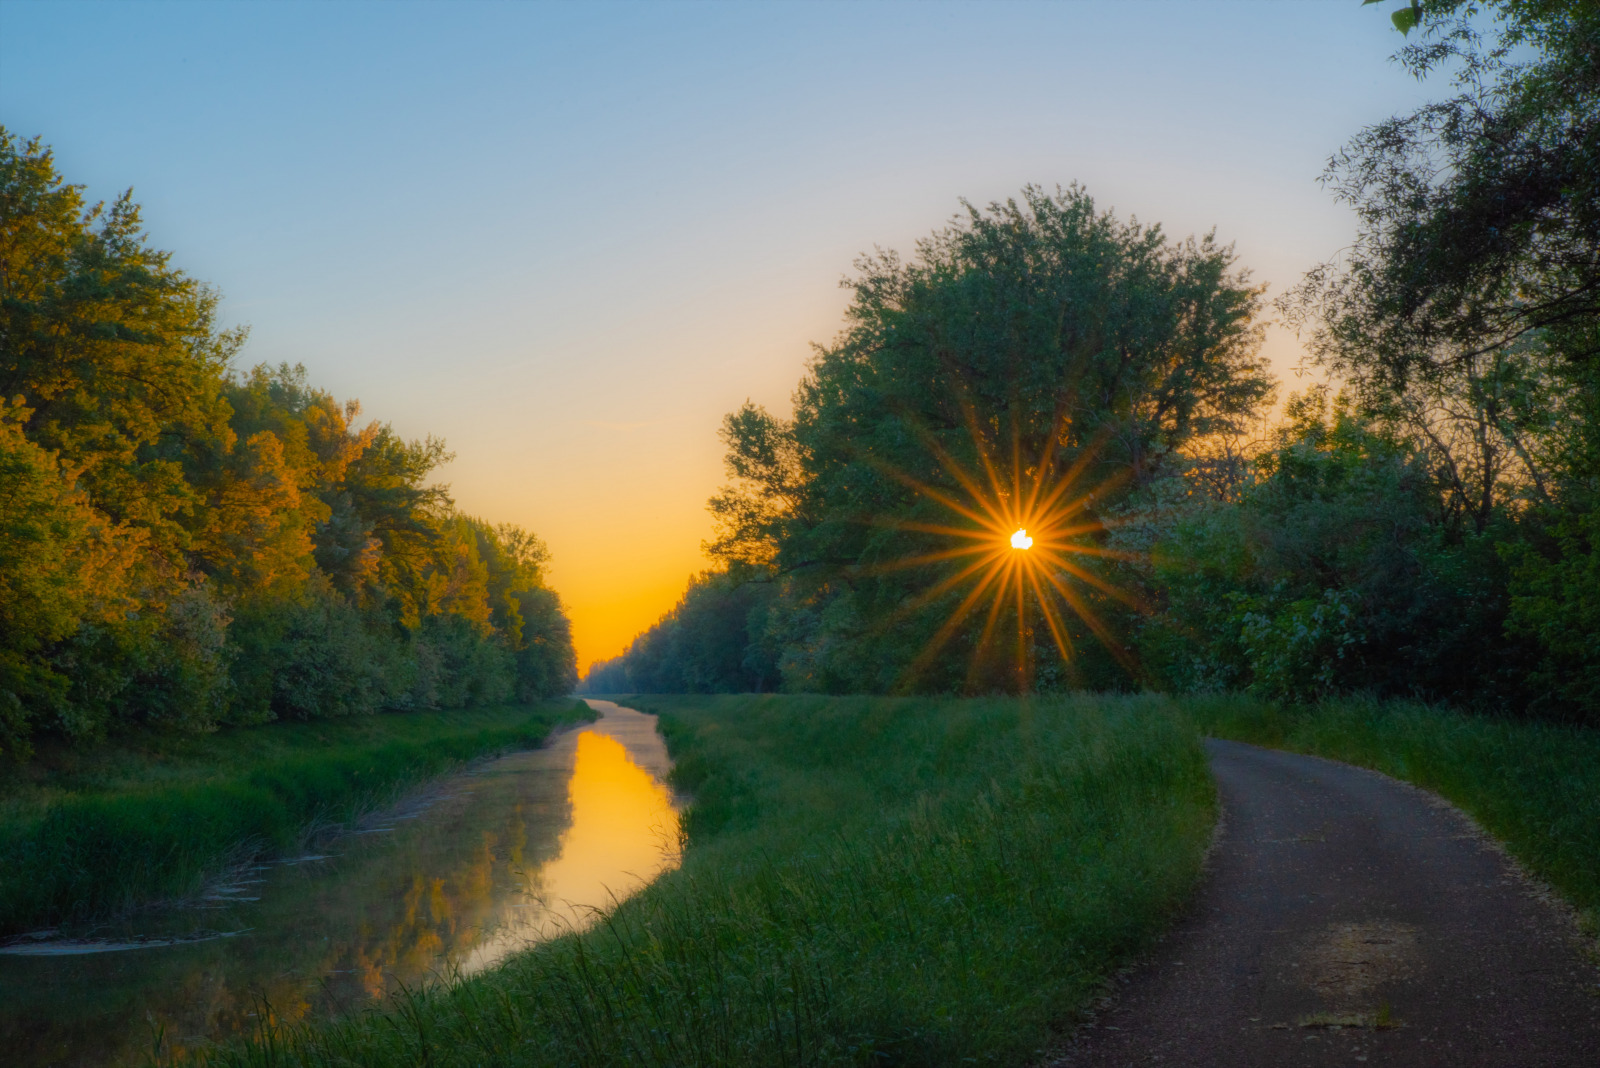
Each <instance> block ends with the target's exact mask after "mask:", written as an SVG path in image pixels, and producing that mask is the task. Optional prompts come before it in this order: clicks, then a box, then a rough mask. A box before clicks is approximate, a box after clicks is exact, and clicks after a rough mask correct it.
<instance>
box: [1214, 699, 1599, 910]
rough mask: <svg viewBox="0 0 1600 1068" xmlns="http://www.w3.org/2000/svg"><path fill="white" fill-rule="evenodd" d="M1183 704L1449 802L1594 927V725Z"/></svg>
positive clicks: (1224, 732)
mask: <svg viewBox="0 0 1600 1068" xmlns="http://www.w3.org/2000/svg"><path fill="white" fill-rule="evenodd" d="M1183 707H1184V708H1186V709H1187V710H1188V711H1189V712H1190V714H1191V715H1193V716H1194V718H1195V721H1196V722H1197V723H1198V724H1199V726H1200V727H1201V729H1202V730H1204V731H1205V732H1207V733H1208V734H1214V735H1216V736H1218V737H1221V738H1233V739H1236V740H1238V741H1244V742H1254V743H1256V744H1258V745H1267V746H1272V747H1274V748H1279V749H1290V750H1294V751H1296V752H1301V753H1311V754H1314V755H1317V756H1324V757H1331V758H1333V759H1335V760H1342V761H1345V762H1346V763H1350V764H1359V765H1361V766H1362V767H1367V768H1372V769H1374V770H1377V771H1381V772H1384V773H1385V774H1388V775H1393V776H1394V777H1395V778H1397V779H1404V780H1406V781H1407V782H1412V783H1415V784H1417V785H1418V786H1422V787H1425V788H1427V789H1429V790H1432V791H1434V792H1436V793H1438V794H1440V795H1442V796H1444V797H1446V798H1448V799H1449V800H1450V801H1452V802H1454V803H1455V804H1456V805H1457V806H1459V807H1460V808H1461V809H1463V810H1464V811H1466V812H1467V813H1468V814H1470V815H1471V816H1472V817H1473V818H1474V819H1475V820H1477V821H1478V823H1479V824H1480V825H1481V826H1482V827H1483V828H1484V829H1485V830H1487V831H1488V832H1489V833H1490V834H1492V835H1494V836H1495V837H1496V838H1498V839H1500V840H1501V841H1502V842H1504V843H1505V845H1506V848H1507V849H1509V850H1510V852H1511V853H1512V855H1513V856H1515V857H1516V858H1517V859H1518V860H1519V861H1521V863H1522V864H1523V865H1524V866H1525V867H1526V868H1527V869H1528V870H1529V871H1531V872H1532V873H1533V874H1534V875H1536V876H1538V877H1539V878H1540V879H1543V880H1544V881H1545V882H1547V883H1549V884H1550V885H1551V886H1552V887H1553V888H1554V889H1556V890H1557V891H1559V892H1560V893H1561V894H1562V895H1563V896H1564V897H1565V898H1566V899H1567V900H1568V901H1570V902H1571V903H1572V904H1573V905H1575V906H1576V907H1577V908H1578V909H1579V911H1580V913H1581V914H1582V916H1583V920H1584V923H1585V926H1586V928H1587V929H1588V930H1589V932H1590V934H1591V935H1594V934H1597V933H1600V924H1597V923H1596V920H1597V918H1600V731H1595V730H1586V729H1584V728H1581V727H1567V726H1561V725H1558V724H1551V723H1540V722H1537V721H1530V720H1513V719H1502V718H1494V717H1488V716H1480V715H1471V714H1467V713H1461V712H1454V711H1450V710H1448V709H1441V708H1433V707H1428V706H1424V705H1415V704H1405V703H1399V702H1379V701H1364V700H1341V701H1327V702H1324V703H1322V704H1319V705H1315V706H1310V707H1301V708H1282V707H1279V706H1276V705H1273V704H1269V703H1266V702H1262V701H1256V700H1253V699H1251V698H1247V697H1239V696H1219V697H1214V698H1190V699H1187V700H1185V701H1184V702H1183Z"/></svg>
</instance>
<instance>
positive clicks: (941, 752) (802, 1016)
mask: <svg viewBox="0 0 1600 1068" xmlns="http://www.w3.org/2000/svg"><path fill="white" fill-rule="evenodd" d="M631 703H632V704H633V705H634V706H635V707H641V708H645V709H647V710H653V711H659V712H661V713H663V715H664V720H663V722H664V726H665V730H666V733H667V736H668V738H669V742H670V745H671V747H672V750H673V754H674V758H675V761H676V771H675V776H676V778H677V780H678V784H679V785H680V786H681V787H682V788H683V789H685V790H687V791H688V792H689V793H690V794H691V795H692V797H693V806H692V808H691V810H690V814H689V817H688V820H687V828H688V833H689V839H690V848H689V850H688V852H687V854H686V857H685V861H684V865H683V867H682V868H681V869H680V870H678V871H676V872H673V873H670V874H668V875H666V876H664V877H663V878H661V879H660V880H658V881H657V882H656V883H655V884H653V885H652V886H651V887H649V888H647V889H646V890H645V891H643V892H642V893H640V894H639V895H637V896H635V897H634V898H632V899H631V900H629V901H627V902H625V903H624V904H622V905H621V906H619V907H618V908H616V909H615V910H614V911H613V912H612V913H611V914H610V915H609V916H607V917H606V918H605V919H604V921H603V922H602V923H601V924H599V925H598V926H597V927H596V928H594V929H592V930H590V931H588V932H586V933H584V934H581V935H576V936H568V937H566V938H564V939H560V940H557V941H555V942H552V943H548V944H546V945H543V946H541V947H538V948H536V949H534V950H531V951H530V952H528V953H525V954H522V955H520V956H518V957H515V958H513V959H512V960H511V961H510V962H509V963H508V964H507V965H505V966H504V967H502V968H501V969H499V970H497V971H495V972H493V973H490V974H487V975H484V976H480V977H477V978H474V979H472V980H468V981H465V982H461V983H457V984H453V985H450V986H442V987H437V988H433V989H430V990H427V991H423V992H421V993H419V994H417V995H416V996H414V997H412V998H409V999H406V1000H405V1001H403V1002H402V1003H401V1004H399V1005H395V1006H392V1007H391V1008H389V1009H388V1010H386V1011H382V1012H377V1013H367V1014H361V1015H356V1016H352V1017H349V1018H346V1019H343V1020H338V1021H333V1022H330V1023H323V1024H320V1025H317V1026H314V1027H312V1028H310V1029H307V1030H290V1031H287V1032H281V1033H276V1034H273V1035H272V1036H271V1037H270V1040H269V1041H265V1042H261V1043H258V1044H256V1045H255V1046H253V1047H249V1048H245V1047H239V1048H234V1049H230V1050H225V1051H221V1052H219V1053H217V1054H215V1055H214V1056H213V1057H212V1058H211V1063H212V1064H217V1065H230V1066H244V1065H267V1064H273V1065H286V1064H311V1065H334V1064H338V1065H374V1066H376V1065H394V1064H430V1065H441V1066H442V1065H467V1064H496V1065H546V1064H548V1065H557V1064H559V1065H660V1066H673V1068H679V1066H689V1065H760V1066H763V1068H766V1066H777V1065H868V1064H871V1065H879V1064H955V1063H965V1062H967V1061H972V1062H974V1063H1006V1064H1015V1063H1018V1062H1020V1061H1025V1060H1028V1059H1030V1058H1032V1057H1034V1056H1035V1055H1036V1053H1037V1051H1039V1050H1040V1049H1041V1048H1043V1047H1045V1046H1046V1045H1047V1044H1048V1043H1049V1042H1050V1041H1052V1036H1053V1035H1054V1034H1055V1033H1056V1030H1055V1029H1057V1028H1059V1027H1060V1026H1061V1025H1063V1024H1065V1023H1067V1022H1069V1021H1070V1020H1071V1018H1072V1016H1073V1013H1074V1011H1075V1010H1076V1009H1078V1008H1079V1007H1081V1006H1082V1005H1083V1003H1084V1002H1085V1000H1086V999H1087V998H1089V997H1090V996H1092V994H1093V992H1094V991H1095V990H1096V989H1097V987H1098V984H1099V982H1100V981H1101V979H1102V978H1103V977H1104V976H1105V975H1106V974H1107V972H1108V971H1109V970H1110V969H1111V968H1113V967H1114V966H1115V965H1116V963H1117V962H1118V961H1120V960H1123V959H1125V958H1126V956H1127V955H1128V954H1130V953H1131V952H1133V951H1135V950H1136V949H1137V948H1138V947H1140V946H1141V945H1143V944H1144V943H1145V942H1146V941H1147V940H1148V939H1149V938H1150V937H1151V936H1152V935H1153V934H1154V933H1155V932H1156V931H1158V930H1159V929H1160V928H1161V927H1162V926H1163V925H1164V923H1165V922H1166V920H1167V919H1168V917H1169V916H1170V914H1171V911H1172V909H1173V908H1174V907H1175V906H1176V905H1177V904H1178V903H1179V902H1180V901H1181V900H1182V899H1183V898H1184V897H1185V895H1186V894H1187V892H1188V891H1189V889H1190V888H1191V886H1192V885H1193V882H1194V880H1195V878H1196V875H1197V873H1198V870H1199V865H1200V861H1201V857H1202V854H1203V851H1204V848H1205V845H1206V843H1207V841H1208V839H1209V833H1210V827H1211V823H1212V816H1213V794H1212V788H1211V783H1210V780H1209V777H1208V776H1207V774H1206V770H1205V763H1204V759H1203V754H1202V752H1201V749H1200V747H1199V744H1198V739H1197V737H1196V735H1195V734H1194V732H1193V731H1192V729H1191V728H1190V727H1189V725H1188V724H1186V723H1185V722H1184V721H1183V720H1182V718H1181V717H1180V716H1177V715H1175V714H1174V713H1173V711H1172V709H1171V706H1170V704H1169V703H1168V702H1165V701H1163V700H1161V699H1157V698H1132V699H1119V698H1082V699H1071V700H1048V701H1044V700H1041V701H1035V702H1032V703H1028V702H1022V701H1017V700H998V699H997V700H971V701H958V700H926V699H923V700H918V699H894V700H890V699H867V698H862V699H854V698H841V699H829V698H802V697H716V698H700V697H697V698H645V699H639V700H636V701H633V702H631Z"/></svg>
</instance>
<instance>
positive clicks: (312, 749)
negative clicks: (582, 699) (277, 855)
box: [0, 701, 590, 935]
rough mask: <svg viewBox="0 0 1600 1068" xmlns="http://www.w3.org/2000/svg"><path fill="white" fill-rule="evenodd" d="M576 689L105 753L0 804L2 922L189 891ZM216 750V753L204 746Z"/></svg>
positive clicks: (536, 734) (544, 727)
mask: <svg viewBox="0 0 1600 1068" xmlns="http://www.w3.org/2000/svg"><path fill="white" fill-rule="evenodd" d="M580 715H583V716H588V715H590V713H589V712H588V709H587V706H584V705H582V704H579V705H578V706H577V707H576V708H574V706H573V703H572V702H570V701H562V702H550V703H546V704H545V705H542V706H538V707H536V708H502V709H498V710H493V711H480V712H477V713H471V714H454V715H442V714H438V715H423V716H417V715H412V714H407V715H386V716H371V717H363V719H362V722H361V723H360V724H359V725H350V726H343V725H328V724H322V725H318V726H317V727H316V728H315V729H313V728H310V727H307V726H302V725H288V724H285V725H276V724H273V725H268V726H265V727H256V728H250V729H248V730H241V731H235V732H230V735H231V736H230V737H226V738H222V739H218V740H215V741H213V742H212V743H210V744H209V745H207V744H205V743H191V744H189V745H187V746H185V747H184V748H183V749H180V750H178V751H177V752H176V753H174V751H172V750H171V749H168V748H165V747H164V746H162V745H161V744H159V742H154V743H153V749H151V750H144V749H139V748H133V749H130V748H129V747H127V746H124V747H123V749H122V750H120V751H115V750H113V751H110V752H107V753H103V754H100V755H99V756H98V758H94V759H90V760H89V761H88V763H87V764H86V765H84V764H82V763H74V764H73V765H71V766H70V767H68V768H66V769H57V774H55V775H54V776H47V777H46V780H45V781H44V782H28V783H23V784H18V783H13V784H12V787H13V788H12V794H13V796H11V797H10V798H8V802H9V803H8V805H7V806H6V807H5V808H0V817H4V818H3V819H0V935H3V934H10V933H15V932H17V931H23V930H27V929H29V928H32V927H39V926H44V925H48V924H54V923H60V922H63V921H71V920H81V919H84V918H88V917H93V916H97V915H103V914H106V913H110V912H114V911H117V910H119V909H123V908H127V907H129V906H131V905H134V904H137V903H139V902H142V901H149V900H152V899H159V898H163V897H172V896H179V895H184V894H189V893H192V892H194V891H195V890H197V889H198V888H199V887H200V886H201V885H202V883H203V882H204V880H205V879H206V878H207V877H209V876H211V875H213V874H215V873H216V872H217V871H219V870H220V869H221V868H223V867H225V866H226V865H227V864H229V863H231V862H234V861H238V860H242V859H244V858H246V857H248V856H251V855H254V854H257V853H261V852H268V851H273V850H278V849H285V848H288V847H290V846H291V845H293V844H294V843H295V842H296V840H298V839H299V838H300V837H301V836H302V835H303V834H304V833H305V831H306V830H307V829H308V828H310V827H313V826H315V825H318V824H322V823H327V822H342V821H344V820H347V819H349V818H350V817H352V816H353V815H355V814H357V813H358V812H360V811H361V810H363V809H366V808H370V807H372V806H374V805H377V804H381V803H383V802H385V801H387V800H388V799H390V798H392V797H394V796H395V795H396V794H397V793H398V792H399V791H401V790H403V789H405V788H406V787H408V786H411V785H414V784H416V783H417V782H420V781H422V780H424V779H426V778H428V777H430V776H434V775H438V774H439V773H441V772H443V771H445V770H446V769H448V768H450V767H452V766H454V765H457V764H460V763H462V762H463V761H466V760H470V759H472V758H474V757H478V756H482V755H485V754H488V753H492V752H497V751H505V750H509V749H514V748H526V747H531V746H535V745H538V744H540V743H541V742H542V741H543V740H544V739H545V738H546V737H547V736H548V734H549V732H550V730H551V728H552V727H553V726H554V725H555V724H556V723H558V722H560V721H563V720H572V719H575V718H578V717H579V716H580ZM208 758H209V759H208Z"/></svg>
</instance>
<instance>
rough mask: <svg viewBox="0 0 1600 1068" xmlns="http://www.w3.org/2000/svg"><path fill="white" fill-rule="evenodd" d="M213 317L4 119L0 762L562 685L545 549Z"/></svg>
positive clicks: (420, 444) (566, 684)
mask: <svg viewBox="0 0 1600 1068" xmlns="http://www.w3.org/2000/svg"><path fill="white" fill-rule="evenodd" d="M217 311H218V298H217V295H216V293H215V291H213V290H212V289H210V288H208V287H207V286H205V285H203V284H201V283H200V282H198V281H196V280H195V279H193V278H191V277H189V276H188V275H186V274H184V273H183V272H182V271H181V270H179V269H177V268H176V267H175V266H174V265H173V263H172V257H171V255H170V254H169V253H166V252H162V251H158V250H156V249H155V248H153V247H152V246H151V244H150V243H149V240H148V238H147V236H146V235H145V233H144V232H143V229H142V226H141V222H140V215H139V207H138V205H137V204H135V203H134V202H133V200H132V197H131V193H125V194H123V195H122V196H121V197H119V198H118V199H116V200H115V201H114V202H113V203H111V204H110V205H104V204H88V203H86V202H85V200H84V197H83V190H82V187H81V186H76V185H72V184H69V183H67V182H65V181H64V179H63V178H62V176H61V175H60V174H59V173H58V172H57V170H56V167H55V163H54V160H53V158H52V156H51V153H50V151H49V150H48V148H46V147H45V146H44V145H43V144H42V143H41V142H40V141H39V140H38V139H33V140H29V141H23V140H21V139H19V138H17V137H16V136H15V135H13V134H12V133H10V132H9V131H6V130H5V129H4V128H0V751H4V752H6V753H8V754H9V755H10V756H11V757H13V758H19V759H20V758H25V757H26V756H27V755H28V754H29V752H30V751H31V747H32V746H33V744H34V742H35V741H36V740H37V739H39V738H40V737H56V738H60V739H65V740H67V741H69V742H85V741H92V740H95V739H99V738H102V737H104V736H106V735H107V733H108V732H112V731H115V730H117V729H119V728H123V727H128V726H133V725H146V726H156V727H162V728H170V729H175V730H191V731H192V730H210V729H213V728H215V727H216V726H218V725H221V724H247V723H260V722H265V721H268V720H272V719H274V718H285V719H313V718H318V717H325V716H347V715H355V714H361V713H368V712H374V711H378V710H383V709H406V708H462V707H466V706H470V705H477V704H484V703H493V702H501V701H507V700H512V699H518V700H528V699H532V698H537V697H543V696H549V695H554V694H559V693H564V692H568V691H570V689H571V687H572V685H573V684H574V683H575V681H576V659H575V655H574V653H573V648H572V641H571V635H570V629H569V626H568V622H567V619H566V616H565V614H564V612H563V609H562V606H561V603H560V600H559V598H558V597H557V595H556V594H555V592H554V591H553V590H551V589H549V588H548V586H546V584H545V582H544V566H545V563H546V560H547V553H546V550H545V547H544V545H543V543H541V542H540V541H539V539H538V538H537V537H535V536H534V535H532V534H530V533H528V532H526V531H523V530H520V529H518V528H516V527H514V526H510V525H506V524H490V523H487V522H484V521H482V520H479V519H475V518H472V517H470V516H465V515H462V514H461V513H459V512H458V511H457V510H456V509H455V507H454V505H453V504H452V502H451V500H450V498H449V495H448V493H447V491H446V490H445V489H444V488H442V487H440V486H437V485H433V484H430V481H429V479H430V476H431V474H432V473H433V472H434V470H435V469H436V468H437V467H438V466H439V465H440V464H441V463H443V462H445V461H447V460H448V459H449V458H450V457H449V454H448V453H447V452H446V450H445V447H444V444H443V443H442V442H440V441H438V440H437V439H434V438H427V439H425V440H422V441H406V440H404V439H402V438H401V437H400V436H398V435H397V434H396V433H395V432H394V431H393V429H392V428H391V427H390V426H388V425H387V424H383V423H378V422H367V423H364V424H363V423H360V422H359V420H358V416H359V415H360V407H359V405H358V404H357V403H356V402H355V401H345V402H340V401H338V400H337V399H336V398H334V397H333V396H331V395H330V394H328V393H326V392H324V391H321V390H318V389H316V388H314V387H312V386H311V385H309V384H308V382H307V379H306V374H305V370H304V368H302V367H290V366H288V365H282V366H278V367H268V366H258V367H255V368H254V369H252V370H250V371H238V370H235V369H234V367H233V363H234V360H235V358H236V357H237V355H238V354H239V352H240V349H241V347H242V346H243V344H244V342H245V331H244V330H242V329H239V328H234V329H223V328H222V327H221V326H220V325H219V324H218V321H217Z"/></svg>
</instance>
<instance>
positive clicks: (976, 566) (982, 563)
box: [874, 551, 1000, 631]
mask: <svg viewBox="0 0 1600 1068" xmlns="http://www.w3.org/2000/svg"><path fill="white" fill-rule="evenodd" d="M999 559H1000V553H999V552H998V551H996V552H993V553H990V554H989V556H987V557H986V558H984V559H982V560H977V561H974V562H973V563H971V564H968V565H967V566H966V567H964V568H962V569H961V570H960V571H958V572H956V573H955V574H954V575H950V576H948V577H946V578H945V579H944V580H943V581H941V582H939V583H938V584H936V585H934V586H930V587H929V588H928V589H926V590H923V591H922V592H921V593H919V594H918V595H917V596H915V597H913V598H911V599H910V600H908V601H904V602H902V603H901V604H900V605H899V606H898V607H897V608H895V609H894V610H893V611H892V612H890V613H888V614H887V615H886V616H885V617H884V618H883V619H882V620H881V621H879V623H878V625H877V627H876V628H874V629H875V630H877V631H882V630H887V629H888V628H889V627H890V626H892V625H893V624H895V623H898V622H899V621H900V620H902V619H904V618H905V617H906V616H908V615H910V614H911V613H912V612H915V611H916V610H917V609H919V608H921V607H923V606H924V605H926V604H928V603H929V602H930V601H935V600H938V599H939V598H940V597H943V596H944V595H945V594H947V593H949V592H950V591H951V590H953V589H955V588H956V587H957V586H959V585H961V584H962V583H963V582H965V581H966V580H967V579H969V578H971V577H972V576H973V575H975V574H977V573H978V572H979V571H981V570H983V569H984V568H985V567H988V566H989V565H991V564H993V563H994V562H996V561H997V560H999Z"/></svg>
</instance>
